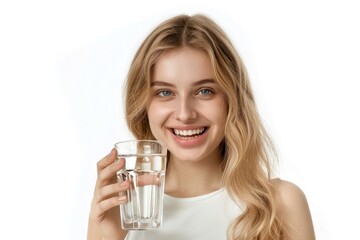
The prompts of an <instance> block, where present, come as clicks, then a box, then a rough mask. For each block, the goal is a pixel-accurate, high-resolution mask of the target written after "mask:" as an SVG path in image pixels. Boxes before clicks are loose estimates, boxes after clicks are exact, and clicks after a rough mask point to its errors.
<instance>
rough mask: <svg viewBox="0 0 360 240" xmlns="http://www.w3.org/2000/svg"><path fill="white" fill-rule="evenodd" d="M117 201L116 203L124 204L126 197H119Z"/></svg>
mask: <svg viewBox="0 0 360 240" xmlns="http://www.w3.org/2000/svg"><path fill="white" fill-rule="evenodd" d="M117 200H118V202H124V201H125V200H126V196H120V197H118V199H117Z"/></svg>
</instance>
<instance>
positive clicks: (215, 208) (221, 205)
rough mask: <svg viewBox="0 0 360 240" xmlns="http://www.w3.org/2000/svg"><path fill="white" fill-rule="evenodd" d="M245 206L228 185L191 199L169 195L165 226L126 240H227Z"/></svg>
mask: <svg viewBox="0 0 360 240" xmlns="http://www.w3.org/2000/svg"><path fill="white" fill-rule="evenodd" d="M243 209H244V207H241V208H240V207H239V206H238V205H236V204H235V202H234V201H233V200H232V199H231V198H230V197H229V195H228V193H227V191H226V190H225V189H224V188H221V189H219V190H217V191H215V192H212V193H209V194H205V195H202V196H197V197H191V198H176V197H171V196H169V195H166V194H165V196H164V207H163V222H162V227H161V228H160V229H158V230H140V231H129V232H128V234H127V236H126V238H125V240H204V239H206V240H222V239H224V240H226V239H227V230H228V228H229V226H230V224H231V223H232V222H233V221H234V220H235V218H236V217H238V216H240V214H241V213H242V212H243Z"/></svg>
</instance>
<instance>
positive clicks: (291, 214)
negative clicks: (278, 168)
mask: <svg viewBox="0 0 360 240" xmlns="http://www.w3.org/2000/svg"><path fill="white" fill-rule="evenodd" d="M273 182H274V186H275V189H276V192H277V196H278V197H277V199H278V200H277V201H278V202H277V206H278V209H279V212H280V215H281V217H282V219H283V220H284V222H285V223H286V224H287V226H288V227H287V230H286V231H285V232H284V237H285V238H284V239H315V233H314V227H313V223H312V219H311V213H310V209H309V205H308V202H307V199H306V196H305V194H304V192H303V191H302V190H301V189H300V188H299V187H298V186H297V185H295V184H294V183H292V182H288V181H284V180H280V179H275V180H273Z"/></svg>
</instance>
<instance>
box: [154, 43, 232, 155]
mask: <svg viewBox="0 0 360 240" xmlns="http://www.w3.org/2000/svg"><path fill="white" fill-rule="evenodd" d="M214 79H215V78H214V75H213V71H212V67H211V62H210V59H209V57H208V56H207V54H206V53H205V52H203V51H201V50H197V49H193V48H180V49H175V50H171V51H169V52H167V53H166V54H165V55H163V56H162V57H161V58H160V59H159V61H158V62H157V63H156V64H155V66H154V71H153V76H152V87H151V99H150V103H149V105H148V108H147V113H148V118H149V124H150V128H151V131H152V133H153V135H154V137H155V138H156V139H158V140H162V141H164V142H165V143H166V145H167V147H168V149H169V151H170V153H171V159H177V160H180V161H201V160H204V159H209V158H219V145H220V143H221V141H222V140H223V138H224V129H225V121H226V109H227V106H226V102H225V98H224V95H223V93H222V92H221V90H220V86H219V85H218V83H217V82H216V81H215V80H214Z"/></svg>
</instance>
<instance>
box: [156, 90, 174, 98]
mask: <svg viewBox="0 0 360 240" xmlns="http://www.w3.org/2000/svg"><path fill="white" fill-rule="evenodd" d="M157 94H158V95H159V96H160V97H169V96H171V95H172V93H171V92H170V91H168V90H163V91H159V92H158V93H157Z"/></svg>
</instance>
